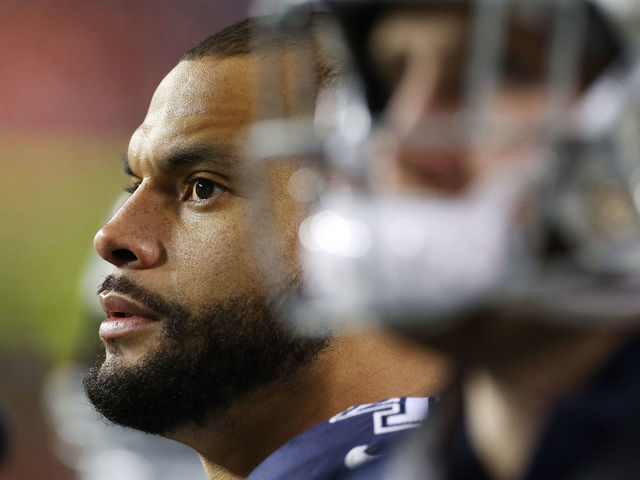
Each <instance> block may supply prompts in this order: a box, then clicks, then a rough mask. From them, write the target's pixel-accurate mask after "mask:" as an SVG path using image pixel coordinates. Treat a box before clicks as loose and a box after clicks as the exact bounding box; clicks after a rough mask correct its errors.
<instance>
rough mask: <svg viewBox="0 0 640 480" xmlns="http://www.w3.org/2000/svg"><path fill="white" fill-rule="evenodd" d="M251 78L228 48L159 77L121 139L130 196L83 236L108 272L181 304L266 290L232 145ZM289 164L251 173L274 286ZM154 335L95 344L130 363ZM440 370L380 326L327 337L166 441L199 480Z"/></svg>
mask: <svg viewBox="0 0 640 480" xmlns="http://www.w3.org/2000/svg"><path fill="white" fill-rule="evenodd" d="M255 79H256V62H255V61H254V58H253V57H252V56H251V55H237V56H233V57H226V58H216V57H205V58H201V59H197V60H191V61H183V62H181V63H179V64H178V65H177V66H176V67H175V68H174V69H173V70H172V71H171V72H170V73H169V74H168V75H167V77H166V78H165V79H164V80H163V81H162V82H161V84H160V86H159V87H158V89H157V90H156V92H155V94H154V96H153V99H152V101H151V105H150V107H149V111H148V114H147V116H146V118H145V120H144V122H143V123H142V125H141V126H140V127H139V128H138V129H137V130H136V132H135V133H134V134H133V136H132V138H131V142H130V144H129V149H128V152H127V157H126V163H125V169H126V171H127V173H128V174H129V175H130V176H131V182H132V188H131V191H132V196H131V197H130V198H129V199H128V200H127V202H126V203H125V204H124V205H123V206H122V207H121V208H120V209H119V210H118V212H117V213H116V214H115V215H114V217H113V218H112V219H111V220H110V221H109V222H108V223H107V224H106V225H105V226H104V227H103V228H102V229H101V230H100V231H99V232H98V234H97V235H96V237H95V246H96V249H97V251H98V252H99V253H100V255H101V256H102V257H103V258H105V259H106V260H107V261H109V262H111V263H112V264H113V265H114V266H115V267H116V269H115V271H114V275H116V276H121V277H124V278H127V279H130V280H131V281H133V282H135V283H136V284H137V285H140V286H141V287H143V288H146V289H148V290H150V291H153V292H158V293H161V294H162V295H163V297H164V298H166V300H168V301H175V302H176V303H179V304H180V305H182V306H184V307H185V308H186V309H187V310H190V311H193V312H197V311H198V310H199V309H201V308H202V307H203V306H205V305H207V303H211V302H216V301H224V300H225V299H228V298H230V297H233V296H238V295H240V296H241V295H243V294H251V293H252V292H256V291H258V292H264V291H265V290H266V289H267V288H271V287H274V285H267V286H265V285H263V283H262V278H261V275H260V272H259V269H258V267H257V265H256V262H255V258H254V251H253V244H252V243H251V238H252V232H251V228H250V226H249V225H250V223H249V221H248V219H247V218H246V212H247V211H248V210H252V209H255V210H254V211H256V210H257V211H259V210H260V209H261V208H262V209H264V208H265V205H263V203H261V202H262V199H261V198H260V197H259V196H257V195H256V194H255V192H254V191H251V190H250V189H246V188H245V185H246V183H243V182H242V181H241V178H243V177H245V176H246V175H247V174H250V173H251V171H248V170H247V169H249V165H248V162H247V161H246V159H245V158H243V157H242V155H240V154H239V153H238V150H239V146H240V144H241V141H242V138H243V135H244V133H245V131H246V129H247V127H249V126H250V125H251V124H252V123H253V122H254V121H256V117H255V92H256V91H257V85H256V83H255ZM296 168H297V164H296V163H295V162H294V161H290V160H286V159H282V160H280V161H277V162H273V164H272V165H270V166H269V167H268V168H267V170H266V178H261V180H262V181H265V182H266V184H267V185H268V187H267V188H268V190H269V198H271V199H272V200H271V201H272V202H273V203H272V205H271V207H272V208H271V211H272V213H273V216H274V226H273V227H274V231H275V234H276V235H277V236H278V239H279V240H280V241H282V244H283V246H284V249H283V251H284V262H283V264H278V265H273V268H272V269H270V272H271V273H272V274H273V275H272V278H273V279H275V280H274V281H275V282H277V281H282V284H285V282H287V281H289V280H290V279H291V278H292V277H295V275H296V274H297V273H299V269H300V267H299V266H298V264H297V225H298V223H299V222H300V221H301V220H302V218H303V217H304V210H303V209H301V208H300V206H299V205H298V204H297V202H296V201H295V200H294V199H293V198H292V197H291V195H290V194H289V191H288V185H289V178H290V176H291V175H292V173H293V172H294V171H295V170H296ZM276 286H277V285H276ZM107 294H109V292H103V295H107ZM128 300H130V301H132V302H134V303H135V302H136V300H135V298H129V299H128ZM197 334H198V332H194V335H197ZM162 335H163V333H162V330H161V328H160V325H159V324H158V323H157V322H156V323H150V324H147V325H146V326H145V327H144V328H142V329H139V330H136V331H135V332H133V333H130V334H126V335H122V336H119V337H117V338H107V339H104V343H105V347H106V352H107V358H106V361H105V365H106V368H117V366H118V365H122V364H124V365H136V364H138V363H139V362H140V361H141V359H142V358H144V356H145V355H147V354H149V353H152V352H155V351H157V349H158V345H159V344H160V339H161V338H162ZM425 371H426V372H428V373H427V374H426V375H425V373H424V372H425ZM398 372H401V373H398ZM441 372H442V364H441V363H440V362H439V361H438V359H436V358H434V356H433V355H432V354H429V353H425V352H424V351H422V350H421V349H417V348H414V347H410V346H408V345H407V344H406V343H405V342H403V341H400V340H398V339H396V338H395V337H393V336H391V335H389V334H382V333H380V332H374V331H370V332H364V333H359V334H346V333H345V334H341V333H340V332H338V333H337V335H335V337H334V338H333V339H332V340H331V342H330V344H329V346H328V348H327V349H326V350H325V351H323V353H322V354H321V355H319V356H318V357H317V358H316V359H315V360H314V361H313V362H312V364H310V365H307V366H306V367H305V368H304V369H303V370H301V371H299V372H297V373H294V374H292V375H291V377H290V378H287V379H284V380H279V381H278V382H274V383H273V384H270V385H267V386H265V387H263V388H260V389H259V391H253V392H251V393H250V394H247V395H246V396H243V397H242V398H237V399H236V401H235V402H234V403H233V405H232V406H231V407H230V408H228V409H226V410H225V411H224V412H216V414H212V415H211V416H210V417H209V418H207V420H206V421H205V422H204V423H203V424H200V425H194V424H189V425H182V426H179V427H178V428H176V429H175V430H174V431H171V432H168V433H167V436H169V437H170V438H173V439H176V440H178V441H180V442H183V443H185V444H187V445H190V446H191V447H193V448H194V449H195V450H196V451H197V452H198V453H199V455H200V457H201V459H202V462H203V465H204V468H205V470H206V472H207V474H208V476H209V477H210V478H216V479H231V478H234V479H235V478H244V477H245V476H246V475H248V474H249V473H250V472H251V471H252V470H253V469H254V468H255V467H256V466H257V465H258V464H259V463H260V462H261V461H262V460H263V459H264V458H265V457H266V456H267V455H268V454H269V453H271V452H272V451H274V450H275V449H276V448H278V447H279V446H280V445H282V444H283V443H285V442H286V441H288V440H289V439H291V438H293V437H294V436H296V435H298V434H299V433H301V432H303V431H305V430H306V429H308V428H310V427H311V426H313V425H315V424H316V423H318V422H321V421H323V420H325V419H327V418H329V417H330V416H332V415H334V414H335V413H338V412H340V411H342V410H344V409H346V408H347V407H349V406H351V405H354V404H359V403H365V402H372V401H377V400H380V399H382V398H388V397H393V396H401V395H412V394H414V395H415V394H425V393H431V392H433V391H434V390H435V389H436V388H437V386H438V385H439V382H440V378H441ZM291 412H296V415H291Z"/></svg>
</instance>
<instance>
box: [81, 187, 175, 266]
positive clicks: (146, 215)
mask: <svg viewBox="0 0 640 480" xmlns="http://www.w3.org/2000/svg"><path fill="white" fill-rule="evenodd" d="M140 193H142V192H140ZM141 200H142V199H141V198H136V194H134V196H132V197H130V198H129V200H128V201H127V202H126V203H125V204H124V205H122V207H120V209H119V210H118V211H117V212H116V213H115V215H114V216H113V217H112V218H111V220H109V221H108V222H107V223H106V224H105V225H104V226H103V227H102V228H101V229H100V230H99V231H98V233H97V234H96V236H95V237H94V239H93V245H94V247H95V249H96V251H97V252H98V254H99V255H100V256H101V257H102V258H104V259H105V260H106V261H107V262H109V263H111V264H113V265H114V266H116V267H118V268H129V269H147V268H153V267H156V266H158V265H160V264H161V263H162V262H163V261H164V260H165V258H166V251H165V248H164V246H163V244H162V242H161V240H160V231H159V228H158V226H159V224H160V223H159V222H158V220H159V218H160V215H159V212H157V211H156V210H154V209H149V208H144V206H143V205H142V204H141V203H142V201H141Z"/></svg>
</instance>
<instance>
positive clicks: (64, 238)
mask: <svg viewBox="0 0 640 480" xmlns="http://www.w3.org/2000/svg"><path fill="white" fill-rule="evenodd" d="M126 142H127V140H126V137H125V136H124V135H122V136H119V137H115V136H108V137H107V136H105V137H99V136H96V135H84V136H82V135H75V136H74V135H70V134H66V135H56V136H53V135H35V134H34V135H13V136H5V137H4V138H0V157H1V158H2V166H3V169H4V174H3V176H2V178H1V179H0V220H1V222H2V229H3V234H2V236H1V237H0V251H2V252H4V253H3V254H2V257H3V258H2V273H1V274H0V298H2V300H3V301H2V304H1V305H0V309H1V310H0V318H2V322H0V339H1V340H0V341H1V342H2V345H1V348H2V349H4V350H5V351H7V350H14V349H15V350H20V351H22V352H23V353H24V351H25V350H27V351H31V352H33V354H38V355H41V356H44V357H46V358H47V359H51V360H64V359H68V358H69V357H71V356H73V355H75V354H76V353H79V352H78V350H83V345H82V344H80V343H79V342H81V341H82V340H85V339H86V336H87V335H86V334H85V333H84V332H85V330H86V329H87V328H90V327H89V325H86V324H85V323H86V322H84V320H85V319H87V320H88V318H89V316H88V315H86V309H84V308H83V306H82V305H81V300H80V299H81V296H80V295H79V290H80V284H79V281H80V277H81V273H82V270H83V268H84V266H85V264H86V261H87V256H88V254H89V251H90V248H91V241H92V238H93V235H94V233H95V231H96V230H97V229H98V228H99V226H100V224H101V221H103V220H104V218H105V216H106V214H107V212H108V210H109V208H110V206H111V204H112V203H113V200H114V198H115V195H116V194H117V192H118V189H119V188H120V187H121V186H122V185H124V178H123V175H122V172H121V169H120V162H119V161H118V159H119V158H120V157H121V155H122V152H123V151H124V150H123V149H124V148H125V147H126Z"/></svg>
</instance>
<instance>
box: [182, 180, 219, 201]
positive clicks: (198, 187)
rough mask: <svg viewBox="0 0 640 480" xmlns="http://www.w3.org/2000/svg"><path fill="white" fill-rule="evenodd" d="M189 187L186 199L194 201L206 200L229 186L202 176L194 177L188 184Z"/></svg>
mask: <svg viewBox="0 0 640 480" xmlns="http://www.w3.org/2000/svg"><path fill="white" fill-rule="evenodd" d="M187 187H188V188H187V192H186V195H185V198H184V200H189V201H193V202H204V201H206V200H209V199H211V198H212V197H215V196H219V195H222V194H224V193H225V192H226V191H227V188H226V187H223V186H222V185H220V184H219V183H217V182H214V181H213V180H210V179H208V178H202V177H199V178H194V179H193V180H191V181H190V182H189V183H188V184H187Z"/></svg>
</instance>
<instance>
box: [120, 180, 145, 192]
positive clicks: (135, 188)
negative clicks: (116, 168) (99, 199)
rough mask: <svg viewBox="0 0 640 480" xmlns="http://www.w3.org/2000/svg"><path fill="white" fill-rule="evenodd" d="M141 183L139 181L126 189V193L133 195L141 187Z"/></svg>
mask: <svg viewBox="0 0 640 480" xmlns="http://www.w3.org/2000/svg"><path fill="white" fill-rule="evenodd" d="M140 183H141V182H140V181H139V180H136V181H135V182H133V183H132V184H131V185H129V186H127V187H124V191H125V192H128V193H130V194H132V195H133V194H134V193H135V191H136V190H137V189H138V187H139V186H140Z"/></svg>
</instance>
